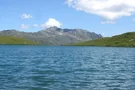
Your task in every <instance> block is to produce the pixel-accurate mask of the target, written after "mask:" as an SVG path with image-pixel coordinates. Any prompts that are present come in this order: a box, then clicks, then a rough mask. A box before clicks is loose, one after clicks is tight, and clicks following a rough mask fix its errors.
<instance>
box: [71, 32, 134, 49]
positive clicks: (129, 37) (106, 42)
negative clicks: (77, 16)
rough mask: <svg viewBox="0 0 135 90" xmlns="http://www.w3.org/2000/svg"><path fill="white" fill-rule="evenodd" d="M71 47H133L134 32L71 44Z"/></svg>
mask: <svg viewBox="0 0 135 90" xmlns="http://www.w3.org/2000/svg"><path fill="white" fill-rule="evenodd" d="M71 45H73V46H124V47H135V32H128V33H124V34H121V35H116V36H113V37H107V38H101V39H97V40H90V41H87V42H80V43H76V44H71Z"/></svg>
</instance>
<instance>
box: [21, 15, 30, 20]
mask: <svg viewBox="0 0 135 90" xmlns="http://www.w3.org/2000/svg"><path fill="white" fill-rule="evenodd" d="M20 17H21V19H30V18H32V16H31V15H30V14H22V15H21V16H20Z"/></svg>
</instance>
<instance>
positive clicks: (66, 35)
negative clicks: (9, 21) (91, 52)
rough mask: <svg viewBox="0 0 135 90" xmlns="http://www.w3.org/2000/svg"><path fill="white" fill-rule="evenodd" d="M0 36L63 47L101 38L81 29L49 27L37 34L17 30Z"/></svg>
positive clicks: (6, 31)
mask: <svg viewBox="0 0 135 90" xmlns="http://www.w3.org/2000/svg"><path fill="white" fill-rule="evenodd" d="M0 36H19V37H25V38H27V39H29V40H32V41H38V42H40V43H41V44H45V45H64V44H72V43H77V42H80V41H88V40H95V39H98V38H101V37H102V36H101V35H100V34H96V33H93V32H89V31H86V30H81V29H61V28H57V27H51V28H48V29H46V30H41V31H38V32H33V33H32V32H29V33H27V32H20V31H17V30H3V31H0Z"/></svg>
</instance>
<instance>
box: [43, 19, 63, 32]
mask: <svg viewBox="0 0 135 90" xmlns="http://www.w3.org/2000/svg"><path fill="white" fill-rule="evenodd" d="M61 25H62V24H61V23H60V22H59V21H57V20H56V19H54V18H49V19H48V21H47V22H45V23H44V24H41V28H44V29H45V28H49V27H53V26H56V27H58V28H59V27H61Z"/></svg>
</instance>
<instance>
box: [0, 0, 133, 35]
mask: <svg viewBox="0 0 135 90" xmlns="http://www.w3.org/2000/svg"><path fill="white" fill-rule="evenodd" d="M52 26H57V27H59V28H69V29H85V30H88V31H90V32H95V33H98V34H102V35H103V36H113V35H117V34H121V33H125V32H132V31H135V0H0V30H7V29H16V30H19V31H25V32H36V31H39V30H44V29H46V28H49V27H52Z"/></svg>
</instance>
